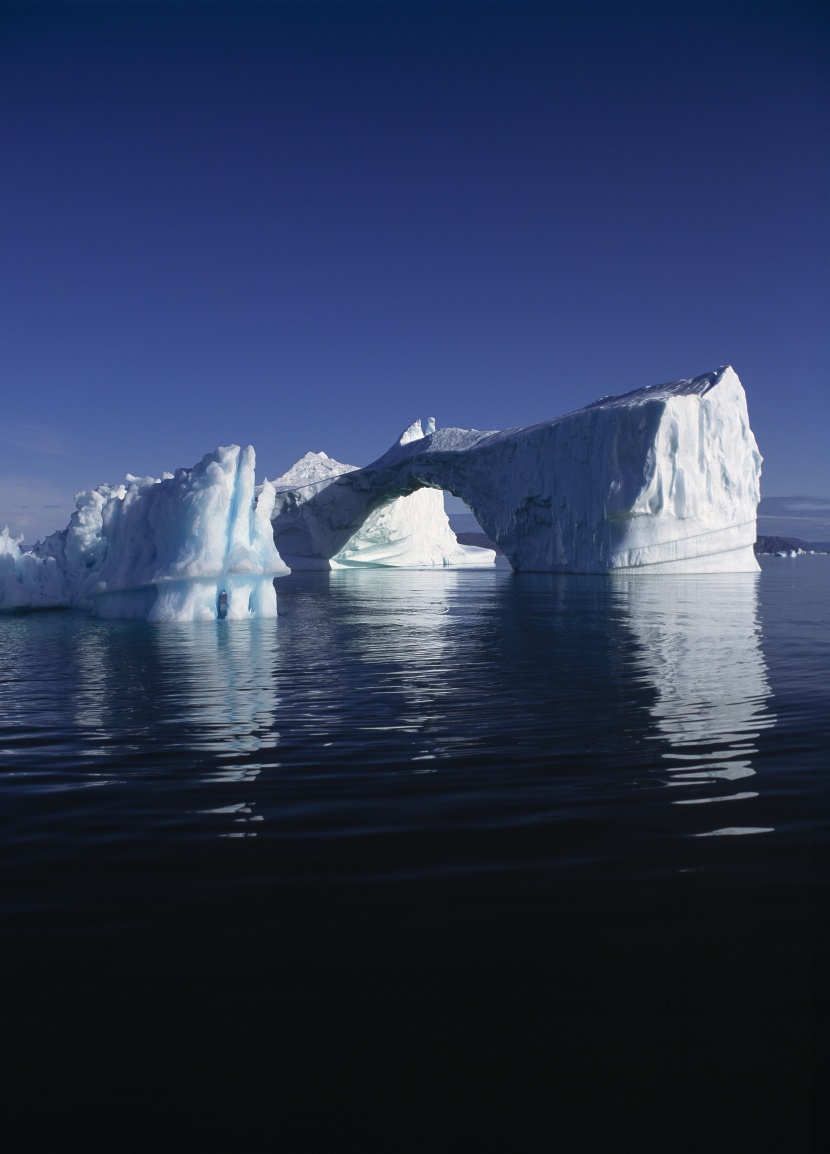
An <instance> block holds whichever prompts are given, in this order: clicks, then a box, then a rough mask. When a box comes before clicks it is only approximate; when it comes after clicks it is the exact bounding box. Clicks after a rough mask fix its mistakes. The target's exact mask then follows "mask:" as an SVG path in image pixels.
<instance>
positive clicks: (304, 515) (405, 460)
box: [273, 366, 762, 573]
mask: <svg viewBox="0 0 830 1154" xmlns="http://www.w3.org/2000/svg"><path fill="white" fill-rule="evenodd" d="M761 461H762V458H761V455H760V453H759V452H758V446H757V444H756V442H755V437H754V436H753V434H752V430H751V428H750V425H749V417H748V413H747V406H746V395H745V393H744V390H743V386H742V385H741V382H740V380H739V379H738V376H737V374H736V373H735V371H734V370H733V369H732V368H731V367H730V366H724V367H721V368H719V369H717V370H716V371H715V372H712V373H707V374H704V375H702V376H699V377H694V378H690V379H683V380H678V381H671V382H669V383H667V384H661V385H649V386H646V387H645V388H641V389H636V390H634V391H633V392H630V393H626V394H624V395H621V396H609V397H603V398H601V399H600V400H598V401H595V402H594V403H593V404H590V405H588V406H586V407H585V408H584V409H579V410H578V411H576V412H574V413H569V414H567V415H565V416H562V417H555V418H553V419H551V420H548V421H543V422H541V423H540V424H536V425H530V426H526V427H520V428H514V429H507V430H505V431H501V432H480V431H478V430H474V429H473V430H471V429H437V430H436V429H435V428H434V425H432V423H430V424H428V426H427V429H426V430H424V429H422V428H421V427H420V425H419V423H417V422H416V424H415V425H413V426H410V429H408V430H407V431H406V433H405V434H404V435H403V436H402V437H401V438H399V440H398V441H397V442H396V443H395V444H394V445H393V446H392V448H391V449H390V450H389V451H388V452H387V453H385V454H384V455H383V456H382V457H380V458H379V459H378V460H376V461H375V462H373V463H372V464H370V465H367V466H366V467H365V468H363V469H353V470H348V471H343V472H339V473H336V474H334V473H332V475H330V476H327V477H324V478H322V479H319V480H310V481H308V482H307V483H305V484H303V485H301V486H296V487H293V488H290V487H289V488H281V491H279V492H278V493H277V495H276V501H275V506H274V517H273V520H274V537H275V541H276V543H277V547H278V549H279V551H280V555H281V556H282V557H283V558H284V559H285V560H286V561H287V562H288V564H290V565H291V567H292V568H326V567H328V566H329V564H330V562H331V560H332V559H333V558H336V557H337V556H338V555H339V554H340V553H341V552H342V551H344V550H345V549H346V548H347V546H348V543H349V542H350V541H351V540H352V539H353V538H354V537H355V535H356V534H357V533H358V532H359V531H360V530H362V528H363V526H364V525H365V524H366V522H367V521H368V519H369V518H370V517H371V516H372V515H373V514H375V513H376V512H377V511H378V510H379V509H382V508H383V507H384V506H387V505H388V504H389V503H390V502H391V501H394V500H396V499H398V498H401V497H407V496H409V495H410V494H412V493H415V492H416V491H417V490H420V489H425V488H426V489H430V488H431V489H445V490H448V491H449V492H450V493H453V494H454V495H455V496H457V497H460V498H461V500H463V501H464V502H465V503H466V505H467V506H468V507H469V508H470V509H471V511H472V512H473V513H474V515H475V516H476V518H477V520H478V522H479V524H480V525H481V526H482V528H483V529H484V532H485V533H486V534H487V535H488V536H489V537H490V538H491V539H492V540H493V541H495V542H496V543H497V544H498V545H499V546H500V547H501V549H502V550H503V551H504V553H505V555H506V557H507V559H508V561H509V562H510V564H511V565H512V567H513V568H514V569H518V570H528V571H537V572H565V573H607V572H615V571H618V570H622V571H628V570H638V571H647V572H650V573H709V572H757V571H758V563H757V561H756V559H755V554H754V550H753V545H754V543H755V538H756V511H757V506H758V501H759V498H760V474H761Z"/></svg>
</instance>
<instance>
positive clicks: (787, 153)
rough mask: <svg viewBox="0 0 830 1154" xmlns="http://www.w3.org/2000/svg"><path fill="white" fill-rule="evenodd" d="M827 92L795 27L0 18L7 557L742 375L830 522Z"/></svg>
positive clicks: (817, 55)
mask: <svg viewBox="0 0 830 1154" xmlns="http://www.w3.org/2000/svg"><path fill="white" fill-rule="evenodd" d="M829 61H830V55H829V54H828V24H827V22H826V21H825V20H824V19H823V17H822V15H821V13H820V9H819V6H818V5H814V4H811V3H799V2H790V3H780V4H756V3H752V2H735V3H727V4H724V3H719V2H718V0H711V2H705V0H704V2H698V3H688V4H685V3H672V2H671V0H669V2H663V3H655V4H633V3H624V2H618V3H610V4H603V3H593V2H580V3H573V4H570V3H545V2H537V3H529V4H523V3H507V4H499V3H478V4H463V3H452V2H450V3H446V2H445V3H441V4H436V5H433V4H429V3H406V2H395V0H387V2H381V3H378V4H362V3H346V2H343V3H335V4H324V3H304V4H296V5H294V4H280V3H272V4H256V3H236V4H230V5H226V4H221V3H201V4H200V3H196V4H186V5H185V4H177V3H157V4H146V3H145V4H121V3H106V4H88V5H73V4H63V3H61V4H48V3H23V4H15V3H10V4H9V3H7V4H6V5H5V6H4V7H3V8H2V9H0V158H2V160H1V163H2V171H3V175H2V181H0V207H1V208H2V212H0V228H1V229H2V248H1V249H0V367H1V369H2V385H0V388H2V398H3V408H2V422H1V423H0V446H1V447H2V456H1V457H0V523H2V522H3V521H4V520H8V521H9V522H10V525H11V527H12V528H14V529H17V530H18V531H25V532H26V536H27V539H30V540H31V539H33V537H34V536H36V535H38V534H39V533H40V532H44V531H47V530H49V529H52V528H56V527H58V526H61V525H63V524H65V523H66V520H67V517H68V514H69V511H70V510H71V508H72V493H73V492H74V491H75V490H76V489H79V488H85V487H89V486H91V485H94V484H97V483H98V482H101V481H104V480H118V479H120V478H121V477H122V476H123V475H124V473H125V472H128V471H129V472H132V473H136V474H140V475H144V474H155V475H158V474H159V473H160V472H161V471H162V470H164V469H172V468H175V467H177V466H180V465H190V464H193V463H194V462H195V461H197V460H198V459H199V458H200V457H201V456H202V455H203V454H204V453H205V452H206V451H208V450H209V449H212V448H213V447H215V446H216V445H217V444H227V443H230V442H237V443H241V444H247V443H249V442H250V443H253V444H254V445H255V447H256V449H257V456H258V472H259V474H260V476H261V475H262V474H263V473H264V474H267V475H269V476H273V475H276V474H278V473H280V472H282V471H283V470H284V469H285V468H287V467H288V466H289V465H290V464H292V463H293V461H294V460H295V459H297V458H298V457H299V456H301V455H302V454H303V453H304V452H306V451H307V450H308V449H314V450H320V449H323V450H325V451H326V452H328V453H329V454H330V455H332V456H335V457H337V458H338V459H340V460H344V461H348V462H350V463H353V464H365V463H367V462H368V461H370V460H371V459H373V458H374V457H376V456H378V455H380V453H381V452H383V451H384V450H385V449H386V448H387V447H388V445H389V444H390V443H391V442H392V441H393V440H394V438H395V437H396V436H397V434H398V433H399V432H400V430H401V429H402V428H403V427H404V426H406V425H407V424H409V422H410V421H412V420H413V419H414V418H415V417H416V416H421V417H426V416H429V415H435V416H436V418H437V419H438V423H439V425H461V426H464V427H475V428H485V429H486V428H505V427H508V426H511V425H521V424H528V423H531V422H535V421H539V420H543V419H544V418H546V417H551V416H555V415H558V414H560V413H562V412H566V411H568V410H571V409H574V408H578V407H580V406H581V405H583V404H586V403H588V402H590V401H592V400H594V399H595V398H596V397H598V396H600V395H602V394H606V393H614V392H622V391H625V390H628V389H632V388H636V387H638V386H640V385H644V384H652V383H655V382H658V381H663V380H670V379H674V378H677V377H681V376H693V375H696V374H698V373H702V372H706V371H708V370H710V369H713V368H715V367H717V366H718V365H719V364H723V363H731V364H733V365H734V367H735V368H736V370H737V371H738V373H739V375H740V376H741V378H742V380H743V382H744V385H745V387H746V390H747V394H748V400H749V408H750V417H751V421H752V425H753V428H754V430H755V433H756V436H757V439H758V442H759V444H760V446H761V450H762V452H763V454H764V456H765V458H766V463H765V469H764V479H763V491H764V493H765V494H768V495H773V494H775V495H786V494H793V493H809V494H820V495H830V464H828V448H827V446H828V439H830V438H829V437H828V434H830V379H829V378H828V352H830V243H828V233H829V232H830V163H829V158H828V139H830V136H829V135H828V134H829V133H830V63H829ZM35 482H36V483H35ZM24 505H28V506H29V508H28V509H25V508H23V506H24ZM43 506H55V507H54V508H45V509H44V508H43Z"/></svg>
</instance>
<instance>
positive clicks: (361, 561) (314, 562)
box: [274, 421, 496, 569]
mask: <svg viewBox="0 0 830 1154" xmlns="http://www.w3.org/2000/svg"><path fill="white" fill-rule="evenodd" d="M428 427H430V426H429V425H428ZM434 427H435V426H434V423H432V424H431V428H432V429H433V430H434ZM423 437H424V432H423V429H422V427H421V423H420V421H416V422H415V424H413V425H410V427H409V428H408V429H407V430H406V431H405V432H404V433H403V434H402V435H401V438H400V441H399V444H409V443H410V442H413V441H420V440H422V439H423ZM356 472H359V470H358V468H357V466H356V465H344V464H342V463H341V462H339V461H334V460H332V458H331V457H329V456H327V455H326V454H325V453H306V455H305V456H304V457H303V458H302V459H301V460H299V461H298V462H297V463H296V465H293V466H292V467H291V469H289V470H288V472H287V473H284V474H283V475H282V476H281V477H278V478H277V479H276V480H275V481H274V487H275V489H276V491H277V496H276V504H275V511H274V532H275V536H276V539H277V540H278V542H279V546H280V554H281V556H283V558H284V560H286V561H287V562H288V564H289V565H291V568H292V569H294V568H297V569H307V568H326V569H328V568H331V569H351V568H355V567H361V566H371V567H373V568H374V567H390V568H399V569H428V568H432V567H442V566H449V565H452V566H454V567H458V566H471V565H476V566H478V565H492V564H493V562H494V561H495V556H496V555H495V553H494V552H493V550H492V549H478V548H475V547H474V546H465V545H460V544H459V543H458V541H457V540H456V537H455V534H454V533H453V531H452V529H451V528H450V523H449V520H448V518H447V514H446V512H445V510H444V497H443V494H442V493H440V492H439V491H437V490H436V489H419V490H418V491H417V492H413V493H410V494H409V495H407V496H403V497H396V498H394V499H392V500H391V501H389V502H388V503H386V504H383V505H381V506H380V507H379V508H376V509H375V510H374V511H373V512H370V513H369V515H368V517H367V518H366V520H365V521H364V522H363V524H362V525H361V526H360V528H359V529H358V530H357V531H356V532H355V533H354V535H353V536H351V537H349V538H348V540H346V541H345V542H344V544H343V545H342V547H341V548H340V549H338V551H337V552H336V553H335V554H333V555H332V556H331V557H328V558H320V557H314V558H308V557H306V556H305V555H302V554H301V555H299V556H294V555H293V554H291V552H290V537H289V538H284V537H283V536H282V533H281V530H282V527H283V511H284V510H288V511H289V512H288V515H289V518H290V516H291V510H293V509H294V508H296V506H297V504H298V503H302V502H303V501H304V500H305V499H307V497H308V496H309V495H313V496H315V497H317V496H319V494H320V493H322V492H323V490H324V489H325V488H326V486H327V485H329V484H330V483H331V482H332V481H333V480H335V479H336V478H338V477H342V476H344V475H346V474H347V473H356ZM283 550H288V552H285V553H284V552H283Z"/></svg>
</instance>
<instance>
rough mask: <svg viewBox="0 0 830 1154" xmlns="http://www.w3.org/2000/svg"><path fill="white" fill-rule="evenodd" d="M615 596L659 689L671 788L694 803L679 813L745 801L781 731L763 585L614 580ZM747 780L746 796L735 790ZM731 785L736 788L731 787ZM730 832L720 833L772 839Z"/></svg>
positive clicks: (658, 725) (709, 579)
mask: <svg viewBox="0 0 830 1154" xmlns="http://www.w3.org/2000/svg"><path fill="white" fill-rule="evenodd" d="M611 580H612V581H613V583H614V590H615V594H616V596H617V597H618V599H619V603H620V604H621V605H622V606H623V608H624V610H625V615H626V623H627V625H628V627H629V629H630V630H631V632H632V633H633V634H634V637H635V638H636V640H637V642H638V643H639V645H638V653H637V655H636V656H635V658H634V664H635V666H636V667H638V668H639V669H640V670H641V671H642V676H643V680H644V681H645V682H646V683H648V684H650V685H651V687H652V688H653V690H654V694H655V698H654V702H653V704H652V706H651V713H652V718H653V722H654V732H653V733H652V734H650V735H649V738H650V739H653V740H658V741H661V742H665V743H666V745H667V747H668V748H667V749H666V751H665V752H663V753H662V755H661V756H662V758H663V760H664V761H665V762H666V770H667V773H668V780H667V782H666V784H667V785H668V786H672V787H677V788H679V789H682V790H683V792H684V794H685V793H688V794H690V796H677V797H674V798H673V799H672V800H673V803H674V804H675V805H704V804H707V803H713V802H733V801H746V800H749V799H752V798H755V797H757V796H758V794H757V791H755V790H752V789H750V788H746V787H747V786H749V784H750V783H749V780H748V779H750V778H751V777H753V776H754V774H755V769H754V767H753V757H754V755H755V754H756V753H757V748H756V745H755V740H756V738H757V737H758V734H759V733H760V731H761V730H762V729H767V728H769V727H770V726H772V725H774V724H775V720H776V719H775V715H774V714H773V713H771V712H770V709H769V699H770V697H771V690H770V685H769V679H768V676H767V668H766V664H765V661H764V656H763V653H762V651H761V645H760V622H759V614H758V578H757V577H756V576H754V575H751V574H712V575H709V576H706V577H705V578H700V577H693V576H682V575H677V576H666V577H661V578H659V579H655V578H653V577H651V578H650V577H648V576H643V577H640V576H636V575H634V576H615V577H612V578H611ZM738 781H741V784H742V786H744V787H745V788H742V789H738V790H735V789H734V786H733V783H735V782H738ZM730 786H733V788H731V789H730V788H729V787H730ZM766 831H767V830H766V827H757V826H730V827H727V828H724V829H721V830H711V831H708V833H709V835H712V834H715V833H718V834H725V833H758V832H766Z"/></svg>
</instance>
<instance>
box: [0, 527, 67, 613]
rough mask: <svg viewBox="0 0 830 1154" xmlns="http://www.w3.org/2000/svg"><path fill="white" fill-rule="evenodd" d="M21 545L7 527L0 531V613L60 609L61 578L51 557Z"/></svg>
mask: <svg viewBox="0 0 830 1154" xmlns="http://www.w3.org/2000/svg"><path fill="white" fill-rule="evenodd" d="M22 541H23V537H22V535H21V536H20V537H12V535H11V533H9V529H8V526H3V528H2V529H0V612H9V611H11V610H15V609H60V608H64V607H65V606H66V605H68V602H67V600H66V598H65V597H64V593H63V575H62V573H61V571H60V569H59V567H58V564H57V562H56V561H55V559H54V557H38V556H37V555H36V554H35V553H33V552H32V551H31V550H30V549H27V550H24V549H21V548H20V545H21V542H22Z"/></svg>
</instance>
